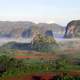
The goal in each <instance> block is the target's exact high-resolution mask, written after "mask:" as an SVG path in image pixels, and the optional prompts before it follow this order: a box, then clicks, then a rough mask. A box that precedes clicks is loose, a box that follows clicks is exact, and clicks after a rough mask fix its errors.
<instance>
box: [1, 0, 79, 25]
mask: <svg viewBox="0 0 80 80" xmlns="http://www.w3.org/2000/svg"><path fill="white" fill-rule="evenodd" d="M74 19H75V20H77V19H80V0H0V20H1V21H33V22H35V23H39V22H40V23H44V22H45V23H58V24H60V25H66V24H67V23H68V22H69V21H71V20H74Z"/></svg>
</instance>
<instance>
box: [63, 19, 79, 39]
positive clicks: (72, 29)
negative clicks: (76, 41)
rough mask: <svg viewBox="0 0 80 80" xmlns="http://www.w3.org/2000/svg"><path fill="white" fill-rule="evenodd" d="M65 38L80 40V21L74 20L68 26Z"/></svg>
mask: <svg viewBox="0 0 80 80" xmlns="http://www.w3.org/2000/svg"><path fill="white" fill-rule="evenodd" d="M64 37H65V38H75V37H78V38H80V20H73V21H71V22H69V23H68V24H67V26H66V29H65V35H64Z"/></svg>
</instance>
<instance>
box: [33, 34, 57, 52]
mask: <svg viewBox="0 0 80 80" xmlns="http://www.w3.org/2000/svg"><path fill="white" fill-rule="evenodd" d="M32 47H33V50H36V51H40V52H54V50H55V48H57V47H58V45H57V44H56V41H55V40H54V38H52V37H46V36H43V35H41V34H38V35H37V36H36V37H35V38H34V39H33V46H32Z"/></svg>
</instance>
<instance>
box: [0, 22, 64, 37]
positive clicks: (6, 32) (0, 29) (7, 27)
mask: <svg viewBox="0 0 80 80" xmlns="http://www.w3.org/2000/svg"><path fill="white" fill-rule="evenodd" d="M47 31H52V32H56V33H57V32H58V33H59V32H64V27H62V26H60V25H58V24H55V23H52V24H47V23H39V24H35V23H33V22H28V21H17V22H10V21H0V37H8V38H20V37H22V38H27V37H32V36H33V35H34V34H35V33H36V32H39V33H42V34H44V35H45V33H46V32H47ZM53 35H54V34H53Z"/></svg>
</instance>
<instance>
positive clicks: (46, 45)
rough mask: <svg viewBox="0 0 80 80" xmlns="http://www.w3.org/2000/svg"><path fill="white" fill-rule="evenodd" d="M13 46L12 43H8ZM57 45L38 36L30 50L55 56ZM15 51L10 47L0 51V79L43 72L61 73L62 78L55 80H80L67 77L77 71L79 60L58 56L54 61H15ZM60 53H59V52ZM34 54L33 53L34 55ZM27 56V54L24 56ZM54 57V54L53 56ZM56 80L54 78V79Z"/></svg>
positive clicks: (48, 38) (48, 39)
mask: <svg viewBox="0 0 80 80" xmlns="http://www.w3.org/2000/svg"><path fill="white" fill-rule="evenodd" d="M10 44H11V45H13V43H10ZM57 47H58V44H57V43H56V41H55V40H54V39H53V38H52V37H45V36H42V35H40V34H38V35H37V36H36V37H35V39H34V40H33V42H32V48H33V50H35V51H38V52H41V54H44V52H45V53H46V55H48V53H51V54H55V53H56V52H55V50H56V48H57ZM16 51H17V49H16V50H15V49H12V48H10V46H7V47H6V46H3V47H1V49H0V77H1V78H4V77H10V76H18V75H23V74H32V73H45V72H56V73H57V72H63V77H61V76H59V75H58V76H57V80H58V79H61V80H73V79H74V80H76V79H80V77H78V76H76V77H75V76H73V77H71V76H70V75H68V72H69V71H79V70H80V62H79V60H80V59H79V58H76V59H75V58H72V57H71V56H70V55H66V54H64V55H62V54H58V55H57V56H58V58H55V59H49V60H47V59H46V60H44V59H28V58H27V59H26V58H25V59H17V58H16V57H15V52H16ZM60 53H61V52H60ZM34 54H35V53H34ZM26 55H29V54H26ZM55 55H56V54H55ZM30 56H31V54H30ZM44 57H45V56H44ZM55 78H56V77H55Z"/></svg>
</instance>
